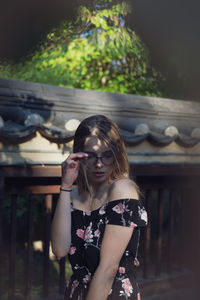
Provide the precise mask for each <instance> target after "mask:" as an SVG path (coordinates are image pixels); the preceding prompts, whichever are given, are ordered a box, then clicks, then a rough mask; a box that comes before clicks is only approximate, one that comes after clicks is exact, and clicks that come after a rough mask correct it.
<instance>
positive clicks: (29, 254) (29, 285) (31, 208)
mask: <svg viewBox="0 0 200 300" xmlns="http://www.w3.org/2000/svg"><path fill="white" fill-rule="evenodd" d="M28 202H29V205H28V248H27V266H26V268H27V269H26V270H27V271H26V272H27V273H26V274H27V276H26V290H25V297H26V300H31V299H32V269H33V235H34V226H33V225H34V198H33V195H29V201H28Z"/></svg>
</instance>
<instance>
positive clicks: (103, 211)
mask: <svg viewBox="0 0 200 300" xmlns="http://www.w3.org/2000/svg"><path fill="white" fill-rule="evenodd" d="M99 214H100V215H103V214H105V205H103V206H102V207H101V208H100V210H99Z"/></svg>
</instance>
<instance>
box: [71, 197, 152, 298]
mask: <svg viewBox="0 0 200 300" xmlns="http://www.w3.org/2000/svg"><path fill="white" fill-rule="evenodd" d="M71 216H72V229H71V232H72V241H71V247H70V251H69V254H68V257H69V261H70V263H71V266H72V270H73V275H72V277H71V279H70V281H69V282H68V284H67V287H66V291H65V300H71V299H72V300H85V299H86V296H87V291H88V288H89V284H90V281H91V278H92V275H93V274H94V272H95V270H96V268H97V266H98V264H99V255H100V248H101V243H102V239H103V236H104V231H105V226H106V224H112V225H120V226H128V227H132V228H134V230H133V234H132V237H131V239H130V241H129V243H128V245H127V248H126V250H125V252H124V254H123V256H122V258H121V260H120V263H119V268H118V271H117V274H116V276H115V279H114V282H113V285H112V288H111V290H110V293H109V295H108V298H107V299H108V300H117V299H119V300H125V299H128V300H136V299H137V300H138V299H140V294H139V288H138V284H137V282H136V278H135V264H136V263H137V252H138V246H139V236H140V228H141V227H143V226H146V224H147V215H146V211H145V209H144V207H143V206H142V205H141V204H140V202H139V201H138V200H135V199H119V200H114V201H111V202H108V203H105V204H104V205H102V206H101V207H100V208H98V209H96V210H94V211H91V212H90V213H86V212H83V211H82V210H78V209H73V208H72V212H71ZM119 243H120V238H119Z"/></svg>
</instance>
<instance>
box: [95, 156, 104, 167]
mask: <svg viewBox="0 0 200 300" xmlns="http://www.w3.org/2000/svg"><path fill="white" fill-rule="evenodd" d="M102 166H103V163H102V160H101V157H97V160H96V167H98V168H100V167H102Z"/></svg>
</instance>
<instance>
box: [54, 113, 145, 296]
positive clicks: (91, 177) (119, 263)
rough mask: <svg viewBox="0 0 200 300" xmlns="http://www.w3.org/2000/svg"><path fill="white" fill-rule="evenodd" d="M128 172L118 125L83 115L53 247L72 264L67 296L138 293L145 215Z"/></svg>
mask: <svg viewBox="0 0 200 300" xmlns="http://www.w3.org/2000/svg"><path fill="white" fill-rule="evenodd" d="M128 174H129V165H128V160H127V155H126V150H125V146H124V142H123V140H122V138H121V136H120V133H119V130H118V129H117V126H116V125H115V124H114V123H113V122H112V121H111V120H109V119H108V118H107V117H105V116H102V115H97V116H92V117H89V118H87V119H85V120H83V121H82V122H81V123H80V125H79V127H78V128H77V130H76V133H75V136H74V147H73V154H70V155H69V156H68V158H67V159H66V160H65V161H64V162H63V164H62V184H61V188H60V197H59V200H58V204H57V207H56V211H55V214H54V218H53V224H52V248H53V252H54V254H55V255H56V257H57V258H61V257H63V256H65V255H66V254H68V255H69V261H70V263H71V265H72V269H73V275H72V277H71V280H70V282H69V284H68V286H67V288H66V293H65V299H66V300H68V299H72V300H106V299H108V300H117V299H120V300H123V299H128V300H133V299H134V300H136V299H137V300H138V299H140V293H139V289H138V285H137V283H136V280H135V266H136V265H137V263H138V261H137V250H138V243H139V233H140V227H142V226H145V225H146V222H147V216H146V212H145V210H144V208H143V207H142V206H141V204H140V202H139V200H138V198H139V195H138V188H137V186H136V184H135V183H134V182H133V181H132V180H130V179H129V178H128ZM75 181H76V183H77V187H74V188H72V185H73V183H74V182H75Z"/></svg>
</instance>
